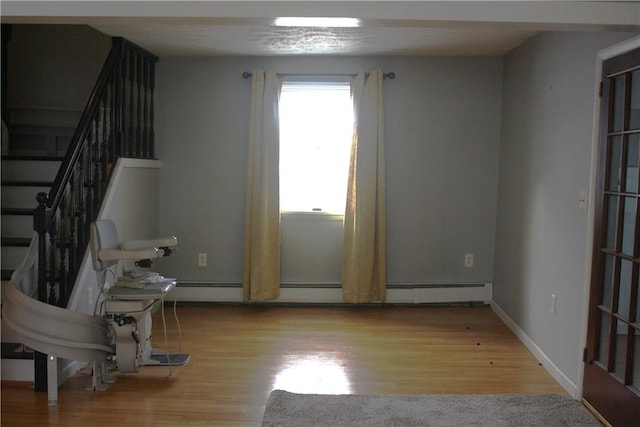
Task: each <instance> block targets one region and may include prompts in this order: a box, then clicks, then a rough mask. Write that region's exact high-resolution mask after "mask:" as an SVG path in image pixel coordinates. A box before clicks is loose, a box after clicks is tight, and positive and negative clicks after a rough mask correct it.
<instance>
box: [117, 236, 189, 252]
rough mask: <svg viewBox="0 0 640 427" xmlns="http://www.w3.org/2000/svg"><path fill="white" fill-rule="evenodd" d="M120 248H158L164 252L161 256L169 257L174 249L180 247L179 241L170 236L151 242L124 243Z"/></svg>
mask: <svg viewBox="0 0 640 427" xmlns="http://www.w3.org/2000/svg"><path fill="white" fill-rule="evenodd" d="M120 246H121V248H122V249H125V250H137V249H145V248H158V249H160V250H162V254H161V255H160V256H169V255H171V253H172V252H173V249H172V248H173V247H174V246H178V239H177V238H176V237H175V236H168V237H159V238H157V239H150V240H129V241H126V242H123V243H122V244H121V245H120Z"/></svg>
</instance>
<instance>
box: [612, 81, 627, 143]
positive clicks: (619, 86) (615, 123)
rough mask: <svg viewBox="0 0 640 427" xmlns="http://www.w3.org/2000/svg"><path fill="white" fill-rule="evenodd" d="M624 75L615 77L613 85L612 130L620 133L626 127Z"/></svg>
mask: <svg viewBox="0 0 640 427" xmlns="http://www.w3.org/2000/svg"><path fill="white" fill-rule="evenodd" d="M624 80H625V76H624V74H623V75H621V76H618V77H615V78H614V79H613V80H612V81H611V84H613V99H612V102H611V103H612V104H613V117H612V120H611V126H612V127H611V130H612V131H620V130H623V129H622V127H623V126H624Z"/></svg>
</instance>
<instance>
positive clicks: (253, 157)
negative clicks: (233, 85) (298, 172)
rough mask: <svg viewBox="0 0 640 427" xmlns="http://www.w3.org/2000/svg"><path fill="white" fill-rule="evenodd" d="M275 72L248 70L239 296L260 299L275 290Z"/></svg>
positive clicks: (274, 294)
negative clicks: (249, 86) (248, 125)
mask: <svg viewBox="0 0 640 427" xmlns="http://www.w3.org/2000/svg"><path fill="white" fill-rule="evenodd" d="M279 94H280V83H279V81H278V78H277V76H276V73H275V71H272V70H269V71H267V72H265V71H263V70H253V73H252V95H251V96H252V106H251V129H250V132H249V162H248V170H247V201H246V216H245V235H244V266H243V283H242V294H243V299H244V301H264V300H269V299H274V298H277V297H278V295H279V294H280V194H279V130H278V99H279Z"/></svg>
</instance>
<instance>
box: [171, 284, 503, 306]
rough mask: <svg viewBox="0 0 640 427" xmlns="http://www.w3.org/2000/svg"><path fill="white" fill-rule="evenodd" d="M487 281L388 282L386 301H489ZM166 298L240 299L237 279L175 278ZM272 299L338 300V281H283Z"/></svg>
mask: <svg viewBox="0 0 640 427" xmlns="http://www.w3.org/2000/svg"><path fill="white" fill-rule="evenodd" d="M492 298H493V286H492V284H491V283H443V284H427V283H424V284H419V283H407V284H405V283H390V284H388V285H387V298H386V302H388V303H396V304H446V303H468V302H471V303H486V304H488V303H490V302H491V301H492ZM167 300H177V301H184V302H241V301H242V284H241V283H205V282H179V283H178V289H177V290H175V291H174V292H172V293H171V294H169V295H168V296H167ZM273 302H300V303H333V304H335V303H342V302H343V299H342V289H341V285H340V284H339V283H286V284H282V285H281V286H280V297H279V298H278V299H275V300H273Z"/></svg>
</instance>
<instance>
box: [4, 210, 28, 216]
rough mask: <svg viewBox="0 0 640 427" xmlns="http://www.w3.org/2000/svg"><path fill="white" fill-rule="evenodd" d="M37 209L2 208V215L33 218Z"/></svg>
mask: <svg viewBox="0 0 640 427" xmlns="http://www.w3.org/2000/svg"><path fill="white" fill-rule="evenodd" d="M34 210H35V208H2V215H26V216H32V215H33V211H34Z"/></svg>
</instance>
